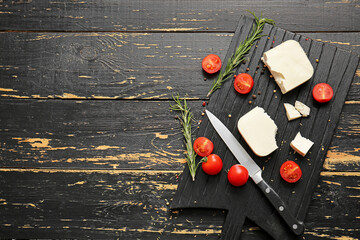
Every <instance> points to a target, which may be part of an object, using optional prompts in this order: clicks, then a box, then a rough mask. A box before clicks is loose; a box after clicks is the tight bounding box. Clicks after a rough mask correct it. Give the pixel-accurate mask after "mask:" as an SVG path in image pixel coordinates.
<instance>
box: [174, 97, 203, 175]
mask: <svg viewBox="0 0 360 240" xmlns="http://www.w3.org/2000/svg"><path fill="white" fill-rule="evenodd" d="M172 97H173V99H174V101H175V104H173V105H171V104H170V110H173V111H180V112H181V117H179V121H180V123H181V125H182V132H183V134H184V138H185V146H186V162H187V165H188V167H189V171H190V175H191V177H192V180H193V181H195V174H196V170H197V169H198V167H199V165H200V163H202V162H203V161H205V159H201V160H200V161H199V162H198V163H197V164H196V156H197V154H196V153H195V151H194V148H193V143H192V137H191V122H192V121H194V118H193V114H192V113H191V111H190V108H189V107H188V105H187V103H186V99H185V98H184V99H182V100H181V99H180V97H179V95H177V96H175V97H174V96H172Z"/></svg>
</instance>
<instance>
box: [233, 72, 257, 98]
mask: <svg viewBox="0 0 360 240" xmlns="http://www.w3.org/2000/svg"><path fill="white" fill-rule="evenodd" d="M253 86H254V80H253V78H252V77H251V76H250V75H249V74H247V73H240V74H239V75H237V76H236V78H235V80H234V88H235V90H236V91H237V92H238V93H241V94H247V93H249V92H250V91H251V89H252V88H253Z"/></svg>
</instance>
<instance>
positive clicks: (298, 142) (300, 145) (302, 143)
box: [290, 132, 314, 157]
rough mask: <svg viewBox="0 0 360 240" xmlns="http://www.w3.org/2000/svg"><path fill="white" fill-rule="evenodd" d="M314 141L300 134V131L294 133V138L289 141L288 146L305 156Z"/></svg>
mask: <svg viewBox="0 0 360 240" xmlns="http://www.w3.org/2000/svg"><path fill="white" fill-rule="evenodd" d="M313 144H314V143H313V142H312V141H310V140H309V139H307V138H304V137H302V136H301V134H300V132H298V134H296V136H295V138H294V140H292V141H291V143H290V146H291V147H292V148H293V149H294V150H295V151H296V152H297V153H299V154H300V155H301V156H303V157H304V156H305V155H306V153H307V152H308V151H309V149H310V148H311V147H312V145H313Z"/></svg>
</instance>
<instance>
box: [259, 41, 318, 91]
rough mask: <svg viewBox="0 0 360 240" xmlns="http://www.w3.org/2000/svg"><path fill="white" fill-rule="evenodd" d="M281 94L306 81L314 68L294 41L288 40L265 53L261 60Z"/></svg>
mask: <svg viewBox="0 0 360 240" xmlns="http://www.w3.org/2000/svg"><path fill="white" fill-rule="evenodd" d="M261 59H262V60H263V62H264V63H265V64H266V66H267V67H268V68H269V70H270V72H271V74H272V75H273V77H274V79H275V81H276V83H277V84H278V86H279V87H280V89H281V92H282V93H283V94H285V93H287V92H289V91H291V90H292V89H294V88H296V87H297V86H299V85H301V84H303V83H304V82H306V81H308V80H309V79H310V78H311V77H312V75H313V73H314V68H313V66H312V65H311V63H310V61H309V59H308V57H307V56H306V53H305V52H304V50H303V49H302V47H301V46H300V44H299V43H298V42H297V41H295V40H288V41H286V42H283V43H282V44H280V45H278V46H276V47H274V48H272V49H270V50H268V51H266V52H265V53H264V55H263V57H262V58H261Z"/></svg>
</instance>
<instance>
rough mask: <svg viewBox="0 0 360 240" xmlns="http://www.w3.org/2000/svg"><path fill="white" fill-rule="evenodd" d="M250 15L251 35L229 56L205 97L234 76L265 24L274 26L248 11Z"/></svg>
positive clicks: (265, 19) (271, 21)
mask: <svg viewBox="0 0 360 240" xmlns="http://www.w3.org/2000/svg"><path fill="white" fill-rule="evenodd" d="M248 12H249V13H251V14H252V15H253V16H254V18H255V24H254V25H253V29H252V32H251V35H250V36H249V37H248V38H247V39H245V41H243V42H241V43H240V44H239V46H238V48H237V49H236V50H235V53H233V55H232V56H231V58H230V59H229V61H228V62H227V65H226V68H225V70H224V71H221V72H220V74H219V76H218V78H217V80H215V81H214V82H213V84H212V86H211V89H210V91H209V93H208V94H207V97H210V95H211V94H212V93H213V92H215V91H216V90H217V89H219V88H221V85H222V84H223V83H224V82H225V81H226V80H227V79H228V78H229V77H230V76H232V75H234V72H235V68H236V67H237V66H239V64H240V63H241V62H242V61H244V60H245V55H246V54H247V53H248V52H249V51H250V49H251V46H252V45H253V44H254V42H255V41H256V40H258V39H259V38H261V37H262V36H263V35H261V33H262V31H263V28H264V25H265V23H269V24H272V25H274V24H275V22H274V20H272V19H268V18H261V16H260V18H258V17H257V16H256V15H255V13H253V12H250V11H248Z"/></svg>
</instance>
